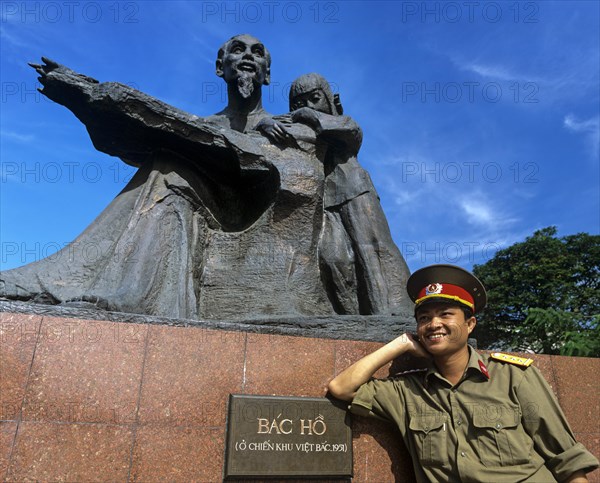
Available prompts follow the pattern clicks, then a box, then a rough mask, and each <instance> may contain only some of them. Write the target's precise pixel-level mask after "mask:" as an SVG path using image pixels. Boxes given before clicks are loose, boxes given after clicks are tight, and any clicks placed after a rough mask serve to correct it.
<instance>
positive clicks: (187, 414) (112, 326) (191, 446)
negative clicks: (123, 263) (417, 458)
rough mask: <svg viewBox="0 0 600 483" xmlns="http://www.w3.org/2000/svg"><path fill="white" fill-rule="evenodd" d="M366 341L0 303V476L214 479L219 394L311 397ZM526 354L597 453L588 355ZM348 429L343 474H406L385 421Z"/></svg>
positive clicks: (597, 475)
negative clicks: (349, 447)
mask: <svg viewBox="0 0 600 483" xmlns="http://www.w3.org/2000/svg"><path fill="white" fill-rule="evenodd" d="M379 345H380V344H378V343H368V342H357V341H336V340H330V339H311V338H302V337H288V336H275V335H264V334H251V333H245V332H226V331H216V330H205V329H200V328H181V327H167V326H159V325H140V324H129V323H113V322H98V321H86V320H77V319H67V318H54V317H41V316H34V315H23V314H8V313H0V378H1V379H0V390H1V392H0V478H2V480H4V479H6V480H8V481H24V480H25V481H27V480H38V481H69V482H72V481H89V480H92V481H93V480H96V481H143V482H149V481H155V480H168V481H181V482H190V481H197V482H216V481H221V479H222V468H223V453H224V445H225V414H226V410H225V408H226V402H227V398H228V396H229V394H230V393H239V394H276V395H290V396H322V395H323V394H324V392H325V386H326V384H327V382H328V381H329V379H330V378H331V377H333V375H334V374H336V373H337V372H339V371H340V370H342V369H343V368H344V367H346V366H347V365H349V364H350V363H351V362H353V361H355V360H357V359H358V358H360V357H361V356H363V355H365V354H367V353H369V352H371V351H372V350H374V349H375V348H376V347H378V346H379ZM535 362H536V365H537V366H538V367H539V368H540V369H541V370H542V372H543V373H544V375H545V377H546V378H547V379H548V381H549V382H550V384H551V385H552V388H553V389H554V391H555V392H556V394H557V396H558V399H559V401H560V403H561V405H562V407H563V409H564V410H565V413H566V414H567V417H568V419H569V421H570V423H571V425H572V427H573V430H574V431H575V433H576V436H577V438H578V439H579V440H580V441H581V442H582V443H584V444H585V445H586V446H587V447H588V448H589V449H590V450H591V451H592V452H593V453H594V454H595V455H596V456H600V428H599V426H598V421H600V387H599V377H598V375H599V374H600V359H585V358H569V357H556V356H535ZM386 374H387V371H386V368H384V369H383V370H382V371H381V372H380V374H379V375H381V376H385V375H386ZM353 438H354V473H355V477H354V481H375V482H385V481H400V482H402V481H412V469H411V465H410V461H409V460H408V458H407V456H406V454H405V452H404V451H403V449H402V448H401V447H400V446H399V445H398V440H397V438H396V435H395V433H394V432H393V431H392V430H390V429H389V428H387V427H386V426H385V425H383V424H380V423H376V422H373V421H365V420H361V419H359V418H355V419H354V422H353ZM590 478H591V480H592V481H596V482H600V472H599V471H596V472H594V473H593V474H591V475H590Z"/></svg>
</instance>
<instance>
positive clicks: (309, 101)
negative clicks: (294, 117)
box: [292, 89, 332, 114]
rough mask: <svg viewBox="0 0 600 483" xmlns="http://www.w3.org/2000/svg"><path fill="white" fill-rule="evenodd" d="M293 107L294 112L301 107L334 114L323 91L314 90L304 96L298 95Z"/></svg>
mask: <svg viewBox="0 0 600 483" xmlns="http://www.w3.org/2000/svg"><path fill="white" fill-rule="evenodd" d="M292 107H293V108H294V110H296V109H300V108H301V107H310V108H311V109H314V110H315V111H319V112H324V113H325V114H332V113H331V108H330V107H329V102H328V101H327V97H326V96H325V93H324V92H323V91H322V90H321V89H314V90H312V91H309V92H305V93H303V94H298V95H297V96H296V97H294V100H293V103H292Z"/></svg>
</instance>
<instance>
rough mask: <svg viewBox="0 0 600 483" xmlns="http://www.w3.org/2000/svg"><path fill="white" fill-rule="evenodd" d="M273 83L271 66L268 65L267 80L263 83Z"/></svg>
mask: <svg viewBox="0 0 600 483" xmlns="http://www.w3.org/2000/svg"><path fill="white" fill-rule="evenodd" d="M270 83H271V68H270V67H267V72H266V73H265V81H264V82H263V85H265V86H268V85H269V84H270Z"/></svg>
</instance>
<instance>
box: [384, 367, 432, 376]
mask: <svg viewBox="0 0 600 483" xmlns="http://www.w3.org/2000/svg"><path fill="white" fill-rule="evenodd" d="M419 372H427V369H410V370H408V371H402V372H397V373H396V374H394V375H393V376H391V377H400V376H406V375H408V374H417V373H419Z"/></svg>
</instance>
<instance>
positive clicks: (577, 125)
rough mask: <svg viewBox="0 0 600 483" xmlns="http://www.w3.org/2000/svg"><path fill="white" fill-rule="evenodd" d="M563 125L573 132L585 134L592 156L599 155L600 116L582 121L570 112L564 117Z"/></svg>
mask: <svg viewBox="0 0 600 483" xmlns="http://www.w3.org/2000/svg"><path fill="white" fill-rule="evenodd" d="M563 125H564V126H565V127H566V128H567V130H569V131H571V132H574V133H578V134H583V135H584V136H585V139H586V143H587V145H588V147H589V150H590V154H591V156H592V157H593V158H597V157H598V150H599V148H600V116H595V117H591V118H590V119H585V120H581V121H580V120H579V119H577V118H576V117H575V116H574V115H573V114H568V115H566V116H565V118H564V121H563Z"/></svg>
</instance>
